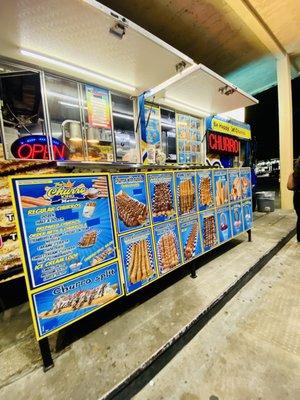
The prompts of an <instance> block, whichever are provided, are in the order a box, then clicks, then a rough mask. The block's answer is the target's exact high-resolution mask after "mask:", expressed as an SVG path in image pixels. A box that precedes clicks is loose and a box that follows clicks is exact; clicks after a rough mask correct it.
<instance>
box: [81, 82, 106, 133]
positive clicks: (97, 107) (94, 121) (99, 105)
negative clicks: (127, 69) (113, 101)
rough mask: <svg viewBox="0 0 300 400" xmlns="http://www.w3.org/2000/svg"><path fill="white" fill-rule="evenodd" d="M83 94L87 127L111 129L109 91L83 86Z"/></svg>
mask: <svg viewBox="0 0 300 400" xmlns="http://www.w3.org/2000/svg"><path fill="white" fill-rule="evenodd" d="M85 93H86V105H87V114H88V123H89V126H90V127H93V128H106V129H111V114H110V101H109V91H108V90H106V89H102V88H99V87H96V86H91V85H85Z"/></svg>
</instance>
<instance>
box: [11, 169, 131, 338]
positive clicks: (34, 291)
mask: <svg viewBox="0 0 300 400" xmlns="http://www.w3.org/2000/svg"><path fill="white" fill-rule="evenodd" d="M83 176H85V177H89V176H91V177H92V176H107V181H108V185H109V181H110V174H109V173H107V172H103V173H97V172H92V173H76V174H66V173H63V174H60V173H55V174H50V175H42V177H41V176H40V175H36V174H33V175H24V174H23V175H16V176H9V177H8V179H9V187H10V191H11V194H12V196H11V197H12V206H13V212H14V215H15V221H16V228H17V237H18V241H19V246H20V254H21V260H22V266H23V271H24V276H25V282H26V288H27V293H28V299H29V306H30V311H31V316H32V320H33V326H34V332H35V336H36V339H37V340H40V339H42V338H44V337H47V336H50V335H52V334H53V333H55V332H57V331H59V330H61V329H63V328H65V327H67V326H68V325H71V324H72V323H74V322H76V321H78V320H80V319H82V318H84V317H85V316H87V315H89V314H91V313H93V312H94V311H96V310H99V309H100V308H101V307H102V306H100V307H98V308H97V309H96V310H91V311H90V312H89V313H86V314H84V315H82V316H80V317H78V318H76V319H74V320H72V321H70V322H69V323H68V324H66V325H63V326H61V327H58V328H57V329H54V330H53V331H51V332H49V333H48V334H46V335H42V336H41V335H40V334H39V330H38V326H37V315H36V312H35V307H34V304H33V298H32V295H34V294H37V293H40V292H43V291H44V290H47V289H49V288H51V287H54V286H57V285H60V284H63V283H65V282H66V281H68V280H71V279H75V278H78V277H80V276H83V275H85V274H88V273H90V272H94V271H95V270H97V269H102V267H103V268H104V267H106V266H108V265H109V264H113V263H117V265H118V273H119V282H120V289H121V293H120V295H119V296H118V297H116V298H115V299H112V300H111V301H110V302H108V303H105V304H104V305H106V304H109V303H111V302H113V301H115V300H117V299H118V298H120V297H122V296H124V285H123V282H122V279H121V278H122V276H123V275H121V272H120V269H121V266H120V260H119V250H118V240H117V239H118V238H117V235H116V231H115V220H114V214H113V209H112V203H113V201H112V196H111V191H110V189H111V188H110V186H109V193H110V196H109V200H110V206H111V214H112V225H113V233H114V239H115V245H116V253H117V257H115V258H114V259H111V260H108V261H107V262H105V263H103V264H98V265H96V266H93V267H90V268H87V269H85V270H84V271H80V272H78V273H76V274H74V275H70V276H68V277H64V278H62V279H58V280H57V281H54V282H50V283H49V284H46V285H44V286H39V287H38V288H33V289H31V286H30V278H29V275H28V270H27V267H25V266H27V263H26V258H25V248H24V246H23V241H22V239H21V238H22V234H21V225H20V223H19V218H18V215H19V214H18V209H17V202H16V198H15V191H14V187H13V182H14V181H17V180H21V179H26V180H28V181H29V180H31V179H36V180H37V181H38V180H40V181H43V180H45V179H52V178H59V177H70V179H72V177H83ZM104 305H103V306H104Z"/></svg>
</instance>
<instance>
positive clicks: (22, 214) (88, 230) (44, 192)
mask: <svg viewBox="0 0 300 400" xmlns="http://www.w3.org/2000/svg"><path fill="white" fill-rule="evenodd" d="M11 181H12V189H13V197H14V206H15V215H16V216H17V220H18V236H19V237H20V238H21V243H22V249H23V256H24V257H23V263H24V269H25V275H26V278H27V286H28V291H29V295H30V294H31V292H34V293H36V292H39V293H37V294H36V295H35V297H34V299H35V300H34V307H35V311H33V315H40V309H41V304H40V302H42V303H44V301H45V296H44V295H43V294H42V292H43V293H44V288H45V287H47V288H48V287H49V286H52V285H54V284H55V283H59V284H60V283H61V282H64V283H66V282H69V280H70V279H71V277H72V276H79V275H80V276H81V275H82V274H84V273H85V271H86V272H87V271H88V270H92V269H93V270H94V269H96V268H97V267H98V266H99V268H101V266H105V265H107V263H108V262H109V261H112V260H116V259H117V249H116V241H115V233H114V226H113V216H112V210H111V200H110V192H109V182H108V175H106V174H99V175H88V176H87V175H69V176H65V175H57V176H55V175H52V176H45V177H42V178H39V177H33V176H28V177H25V176H24V177H16V178H12V180H11ZM116 276H119V275H118V274H117V275H116ZM118 279H119V278H118ZM114 284H115V283H114ZM117 284H118V285H119V284H120V282H119V281H118V282H117ZM77 286H78V285H77V284H76V287H77ZM78 287H80V286H78ZM118 287H119V286H118ZM49 290H50V289H49ZM84 290H85V289H84ZM86 290H90V289H88V288H87V289H86ZM50 292H51V290H50V291H48V292H47V293H48V294H49V293H50ZM51 293H52V292H51ZM76 293H77V292H76ZM82 293H84V292H82ZM120 293H121V292H120V288H119V289H118V294H120ZM73 294H74V293H73ZM73 300H74V301H73V303H72V302H71V303H72V304H73V305H74V304H75V305H76V304H77V303H76V302H77V300H76V296H75V294H74V296H73ZM53 301H54V300H53ZM71 303H70V304H71ZM72 307H73V306H71V308H72ZM88 308H89V309H90V307H88ZM75 309H76V308H75ZM84 309H85V310H86V307H84ZM67 314H68V321H71V320H73V319H74V318H75V317H76V318H77V317H78V316H81V313H79V314H78V313H75V314H74V313H73V314H72V312H71V310H69V311H68V312H67ZM47 315H49V314H47ZM73 317H74V318H73ZM43 318H45V317H43ZM47 319H48V317H47ZM57 324H58V325H57V327H59V326H60V325H61V323H60V322H57ZM62 325H64V323H63V324H62ZM51 326H52V325H51ZM53 329H56V327H54V328H53ZM50 331H52V328H51V329H50V328H43V329H42V327H40V328H39V331H38V334H37V336H38V337H39V336H40V335H44V334H46V333H48V332H50Z"/></svg>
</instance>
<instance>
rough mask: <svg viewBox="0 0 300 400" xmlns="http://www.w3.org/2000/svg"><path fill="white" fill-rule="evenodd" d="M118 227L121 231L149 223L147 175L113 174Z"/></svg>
mask: <svg viewBox="0 0 300 400" xmlns="http://www.w3.org/2000/svg"><path fill="white" fill-rule="evenodd" d="M112 185H113V194H114V199H115V209H116V219H117V228H118V232H119V233H124V232H128V231H131V230H133V229H138V228H142V227H144V226H146V225H149V206H148V195H147V187H146V175H145V174H143V173H140V174H119V175H112Z"/></svg>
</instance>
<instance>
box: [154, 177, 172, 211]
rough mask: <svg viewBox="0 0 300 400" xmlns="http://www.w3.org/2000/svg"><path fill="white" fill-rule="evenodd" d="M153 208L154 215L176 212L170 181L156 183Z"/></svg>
mask: <svg viewBox="0 0 300 400" xmlns="http://www.w3.org/2000/svg"><path fill="white" fill-rule="evenodd" d="M152 210H153V217H157V216H160V215H164V216H170V215H173V214H174V208H173V199H172V193H171V189H170V185H169V184H168V183H157V184H156V185H155V188H154V197H153V201H152Z"/></svg>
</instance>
